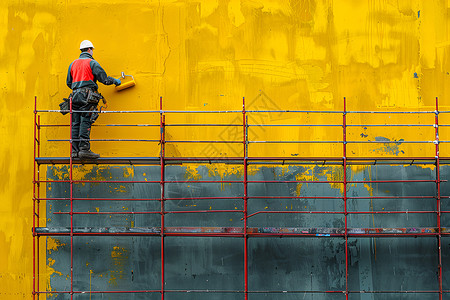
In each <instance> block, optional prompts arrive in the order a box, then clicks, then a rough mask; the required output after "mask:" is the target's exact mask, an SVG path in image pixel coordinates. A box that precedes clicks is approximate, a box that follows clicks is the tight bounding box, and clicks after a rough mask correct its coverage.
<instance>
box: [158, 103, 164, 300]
mask: <svg viewBox="0 0 450 300" xmlns="http://www.w3.org/2000/svg"><path fill="white" fill-rule="evenodd" d="M159 109H160V111H161V112H160V140H161V142H160V145H161V151H160V168H161V178H160V179H161V181H160V187H161V300H164V295H165V294H164V280H165V276H164V228H165V223H164V213H165V207H164V197H165V184H164V179H165V172H164V171H165V163H164V159H165V127H164V126H165V116H164V114H163V112H162V109H163V102H162V97H160V98H159Z"/></svg>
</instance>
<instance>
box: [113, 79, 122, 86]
mask: <svg viewBox="0 0 450 300" xmlns="http://www.w3.org/2000/svg"><path fill="white" fill-rule="evenodd" d="M121 83H122V82H121V81H120V79H115V78H114V84H115V85H120V84H121Z"/></svg>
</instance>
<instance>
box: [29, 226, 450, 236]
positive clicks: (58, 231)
mask: <svg viewBox="0 0 450 300" xmlns="http://www.w3.org/2000/svg"><path fill="white" fill-rule="evenodd" d="M70 233H71V228H70V227H36V234H37V235H66V234H70ZM73 233H75V234H83V233H86V234H96V233H97V234H120V233H124V234H129V235H133V234H136V235H139V234H155V235H160V234H161V229H160V227H74V228H73ZM164 233H167V234H244V228H243V227H166V228H165V230H164ZM247 233H248V234H296V235H315V236H333V235H339V236H341V235H342V236H343V235H345V229H344V228H299V227H250V228H247ZM438 233H439V229H438V228H436V227H420V228H419V227H405V228H348V229H347V234H348V235H364V234H375V235H383V234H410V235H415V234H438ZM441 233H450V228H441Z"/></svg>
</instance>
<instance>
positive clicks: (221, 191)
mask: <svg viewBox="0 0 450 300" xmlns="http://www.w3.org/2000/svg"><path fill="white" fill-rule="evenodd" d="M53 168H56V167H53ZM125 168H130V167H108V168H100V167H93V169H89V170H87V171H83V170H84V169H79V170H77V174H80V173H82V174H83V179H85V180H91V179H92V180H94V179H99V178H103V179H107V180H159V176H160V169H159V167H156V166H155V167H134V168H133V169H134V170H133V171H134V175H133V176H131V177H130V176H124V174H125V173H126V172H125V171H124V169H125ZM186 168H187V167H186V166H182V165H180V166H168V167H166V180H185V178H186V174H187V173H188V172H187V169H186ZM210 169H211V166H198V167H197V168H196V172H197V174H198V175H200V177H201V180H221V179H222V180H236V181H239V180H242V172H240V171H237V172H231V174H230V175H227V176H222V177H221V176H219V175H215V176H214V175H211V174H212V173H211V172H210ZM83 172H84V173H83ZM448 172H449V168H448V167H446V166H444V167H441V179H445V178H448V176H447V175H448ZM47 173H48V178H49V179H61V178H64V177H65V176H67V168H65V169H64V168H62V169H58V170H57V172H56V171H55V169H52V167H49V168H48V172H47ZM144 174H145V175H144ZM330 176H331V177H330ZM347 176H348V178H347V180H353V181H359V180H407V179H425V180H434V179H435V169H433V168H427V167H422V166H372V167H366V168H358V169H356V168H350V167H349V168H348V174H347ZM200 177H199V178H200ZM296 178H302V180H309V179H308V178H314V180H318V181H324V180H327V178H328V180H342V168H341V167H318V166H316V167H311V166H289V167H288V168H286V167H283V168H281V167H260V168H259V169H258V170H257V171H255V172H251V175H249V180H296ZM69 191H70V189H69V185H68V184H66V183H52V184H49V185H48V186H47V196H48V197H68V196H69ZM248 192H249V195H250V196H295V195H297V193H298V192H299V193H300V196H322V197H340V196H341V195H342V189H341V188H340V187H339V185H331V184H323V183H308V184H302V185H301V186H299V185H298V184H297V183H296V182H292V183H264V184H263V183H253V184H249V188H248ZM435 193H436V186H435V183H433V182H431V183H429V182H428V183H377V184H370V183H366V184H362V183H357V184H356V183H355V184H349V185H348V187H347V195H348V196H349V197H357V196H434V195H435ZM441 194H442V195H450V185H449V184H448V183H447V182H444V183H443V184H442V192H441ZM242 195H243V184H242V183H231V184H219V183H217V184H216V183H194V182H186V183H169V184H166V197H189V198H192V197H209V196H210V197H213V196H219V197H235V196H242ZM159 196H160V188H159V184H153V183H147V184H142V183H129V184H128V183H95V184H88V183H86V184H76V185H75V186H74V197H88V198H97V197H99V198H101V197H108V198H117V199H120V198H158V197H159ZM347 205H348V206H347V208H348V211H373V210H374V211H381V210H383V209H384V210H386V211H388V210H397V211H398V210H409V211H414V210H436V200H434V199H426V198H420V199H389V200H380V199H349V201H348V204H347ZM165 208H166V210H168V211H177V210H178V211H180V210H196V209H197V210H209V209H212V210H229V209H232V210H234V209H235V210H242V209H243V201H242V200H236V199H225V200H176V201H167V202H166V206H165ZM159 209H160V203H159V201H146V202H144V201H75V202H74V211H79V212H82V211H91V212H95V211H99V212H113V211H115V212H127V211H134V212H139V211H148V212H150V211H159ZM343 209H344V206H343V201H342V200H338V199H282V200H280V199H250V200H249V202H248V211H249V213H253V212H257V211H264V210H288V211H289V210H293V211H299V210H307V211H343ZM69 210H70V203H69V201H48V202H47V218H48V221H47V226H48V227H61V226H62V227H67V226H70V218H69V216H68V215H55V214H53V213H54V212H59V211H66V212H67V211H69ZM442 210H449V201H448V199H443V200H442ZM241 217H242V213H198V214H168V215H166V226H193V227H197V226H207V227H212V226H218V227H242V226H243V221H242V220H241ZM248 221H249V222H248V226H249V227H308V228H311V227H320V228H323V227H326V228H341V227H344V216H343V214H328V215H318V214H259V215H256V216H254V217H252V218H249V220H248ZM447 223H448V216H446V215H445V214H444V215H443V217H442V226H443V227H445V226H446V224H447ZM436 224H437V219H436V214H433V213H432V214H390V215H373V214H365V215H349V216H348V227H358V228H359V227H361V228H374V227H388V228H390V227H436ZM133 226H134V227H152V226H155V227H158V226H160V216H159V215H157V214H154V215H153V214H149V215H75V216H74V227H133ZM57 239H58V240H59V241H60V242H61V243H62V246H60V247H59V248H58V249H57V250H55V251H49V252H48V254H47V259H50V260H51V261H54V263H53V265H52V268H53V269H54V270H55V271H56V272H55V273H53V274H52V275H51V279H50V286H51V288H52V290H58V291H60V290H70V238H68V237H60V238H57ZM348 246H349V247H348V249H349V257H348V261H349V266H348V270H349V279H348V288H349V290H351V291H374V290H376V291H405V290H410V291H430V290H438V289H439V285H438V251H437V238H435V237H417V238H414V237H398V238H394V237H378V238H349V240H348ZM164 251H165V288H166V289H168V290H207V289H209V290H227V291H242V290H244V240H243V238H236V237H166V238H165V246H164ZM442 259H443V275H444V276H443V284H444V286H443V288H444V290H446V289H450V282H449V280H448V279H449V276H450V238H446V237H444V238H442ZM248 261H249V264H248V272H249V273H248V275H249V276H248V280H249V290H250V291H278V292H279V293H252V294H250V295H249V299H283V300H284V299H345V295H344V294H343V293H334V294H333V293H331V294H317V293H308V292H306V293H305V292H301V293H293V294H291V293H282V291H339V290H345V239H343V238H340V237H309V238H305V237H283V238H279V237H253V238H249V240H248ZM68 276H69V277H68ZM160 288H161V239H160V237H154V236H147V237H145V236H141V237H98V236H97V237H74V289H75V290H86V291H90V290H92V291H95V290H158V289H160ZM54 297H55V298H57V299H69V298H70V297H69V295H56V294H55V295H54ZM160 297H161V296H160V294H159V293H154V294H131V295H123V294H117V295H116V294H115V295H112V294H103V295H102V294H89V295H87V294H85V295H76V296H75V299H124V298H127V299H160ZM165 299H244V298H243V294H242V293H232V292H230V293H184V292H179V293H176V292H169V293H166V297H165ZM349 299H352V300H360V299H364V300H365V299H438V295H437V294H432V293H421V294H395V293H383V294H370V293H365V294H364V293H355V294H350V296H349ZM444 299H445V298H444Z"/></svg>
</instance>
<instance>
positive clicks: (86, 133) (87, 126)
mask: <svg viewBox="0 0 450 300" xmlns="http://www.w3.org/2000/svg"><path fill="white" fill-rule="evenodd" d="M80 123H81V124H80V150H89V149H91V144H90V142H89V140H90V138H91V125H92V124H91V119H90V117H89V116H81V122H80Z"/></svg>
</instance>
